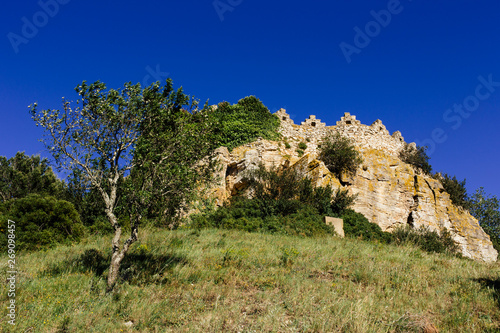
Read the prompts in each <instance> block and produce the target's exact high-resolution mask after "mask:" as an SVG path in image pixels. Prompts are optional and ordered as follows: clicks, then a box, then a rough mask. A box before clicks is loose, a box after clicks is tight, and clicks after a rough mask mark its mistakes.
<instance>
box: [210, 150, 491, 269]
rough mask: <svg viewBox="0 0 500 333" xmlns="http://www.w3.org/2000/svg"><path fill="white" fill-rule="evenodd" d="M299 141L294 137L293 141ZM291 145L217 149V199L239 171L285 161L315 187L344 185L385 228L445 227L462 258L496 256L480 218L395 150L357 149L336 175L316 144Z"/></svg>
mask: <svg viewBox="0 0 500 333" xmlns="http://www.w3.org/2000/svg"><path fill="white" fill-rule="evenodd" d="M297 141H298V140H297ZM290 144H291V145H292V146H291V147H290V148H288V149H287V148H285V146H284V144H283V143H279V142H273V141H267V140H258V141H256V142H253V143H251V144H247V145H244V146H241V147H237V148H235V149H234V150H233V151H232V152H231V153H229V152H227V150H226V151H223V150H222V152H221V155H220V161H222V164H223V166H222V170H221V171H220V176H221V178H222V179H223V180H222V181H220V182H219V183H218V184H217V185H216V186H215V187H216V188H215V189H213V192H212V193H213V195H214V197H215V198H216V199H217V202H218V203H222V201H224V200H227V199H228V198H230V197H231V195H234V194H236V193H238V191H239V190H240V189H241V188H244V185H245V184H243V183H242V179H243V177H242V174H243V172H244V171H245V170H248V169H251V168H254V167H256V166H257V165H258V164H259V163H260V162H262V163H263V164H264V165H265V166H266V167H268V168H269V167H271V166H273V165H274V166H279V165H287V166H289V167H292V168H295V169H296V170H298V171H300V172H301V173H302V174H304V176H307V177H309V178H310V179H312V181H313V184H314V185H315V186H331V187H332V188H334V189H337V188H339V187H342V188H346V189H348V190H349V191H350V192H351V193H352V194H357V199H356V202H355V205H354V207H353V209H354V210H355V211H357V212H359V213H362V214H363V215H364V216H366V218H368V220H369V221H370V222H372V223H376V224H378V225H379V226H380V227H381V228H382V230H384V231H392V230H394V229H395V228H396V227H398V226H404V225H407V224H409V225H411V226H412V227H415V228H418V227H420V226H427V227H428V228H430V229H431V230H436V231H438V232H439V231H441V229H442V228H446V229H447V230H448V231H449V232H450V233H451V234H452V237H453V239H454V240H455V242H456V243H457V244H459V246H460V248H461V251H462V254H463V255H464V256H466V257H469V258H472V259H476V260H483V261H487V262H490V261H495V260H496V259H497V255H498V254H497V251H496V250H495V249H494V248H493V245H492V243H491V241H490V239H489V236H488V235H487V234H486V233H485V232H484V231H483V230H482V228H481V227H480V226H479V223H478V221H477V220H476V219H475V218H474V217H472V216H471V215H470V214H469V213H468V212H467V211H464V210H463V209H461V208H457V207H455V206H454V205H453V204H452V203H451V200H450V197H449V195H448V194H447V193H446V192H445V191H444V189H443V186H442V185H441V183H440V182H439V181H438V180H436V179H433V178H432V177H429V176H426V175H422V174H418V173H416V172H415V171H414V169H413V168H412V167H411V166H410V165H408V164H405V163H404V162H402V161H401V160H400V159H399V158H398V157H395V156H394V154H388V153H386V152H384V151H382V150H378V149H361V150H360V152H361V153H362V155H363V164H362V166H361V167H359V168H358V170H357V173H356V175H355V176H354V177H351V178H347V177H342V178H343V179H342V181H340V180H339V179H337V178H336V177H335V176H334V175H333V174H332V173H330V171H329V170H328V169H327V168H326V166H325V165H324V163H323V162H321V161H319V160H317V159H316V156H317V154H316V149H315V147H314V149H309V148H308V149H306V151H305V154H304V155H303V156H300V157H299V156H298V154H297V152H296V148H297V147H296V145H297V143H296V142H291V141H290Z"/></svg>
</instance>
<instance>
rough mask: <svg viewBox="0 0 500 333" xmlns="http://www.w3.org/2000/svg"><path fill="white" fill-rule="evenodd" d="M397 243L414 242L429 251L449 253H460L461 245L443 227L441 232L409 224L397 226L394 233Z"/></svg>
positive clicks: (394, 239)
mask: <svg viewBox="0 0 500 333" xmlns="http://www.w3.org/2000/svg"><path fill="white" fill-rule="evenodd" d="M392 237H393V241H394V243H396V244H413V245H415V246H418V247H419V248H421V249H422V250H424V251H426V252H429V253H448V254H452V255H459V247H458V245H457V244H456V243H455V242H454V241H453V238H451V234H450V232H449V231H448V230H446V229H445V228H443V229H442V230H441V233H440V234H438V233H437V232H436V231H431V230H429V229H428V228H426V227H420V228H418V229H412V228H410V227H409V226H406V227H405V228H397V229H396V230H395V231H394V232H393V233H392Z"/></svg>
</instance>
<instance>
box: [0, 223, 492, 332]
mask: <svg viewBox="0 0 500 333" xmlns="http://www.w3.org/2000/svg"><path fill="white" fill-rule="evenodd" d="M141 237H142V239H141V243H138V244H135V245H134V248H133V250H132V252H131V254H130V256H129V261H128V262H127V264H126V265H125V266H124V269H123V270H122V271H123V273H124V274H123V277H124V279H125V280H124V281H122V283H121V284H120V286H119V287H118V288H117V290H116V292H115V293H113V294H109V295H106V294H105V292H104V290H105V277H106V274H107V271H105V268H106V266H107V262H105V261H104V262H100V260H101V259H99V258H98V257H97V258H94V259H92V258H93V257H92V258H90V259H89V257H88V253H90V252H87V257H85V256H83V255H84V253H85V251H86V250H88V249H107V248H108V246H109V244H110V241H109V237H93V238H90V239H87V240H85V241H84V242H81V243H80V244H77V245H74V246H73V247H67V246H61V247H58V248H55V249H52V250H48V251H45V252H37V253H30V254H21V255H18V258H17V259H18V269H19V272H20V273H19V281H18V284H17V287H18V292H17V304H18V305H19V312H18V316H19V317H18V319H17V325H16V327H15V329H14V330H13V329H12V327H11V326H10V325H8V324H7V323H6V318H7V317H6V309H5V307H4V308H3V313H2V317H1V320H2V321H1V323H0V327H1V328H2V329H3V331H5V332H25V331H28V332H429V333H430V332H438V331H439V332H488V331H490V332H495V331H498V330H500V326H499V325H498V323H499V320H500V310H499V303H498V302H499V300H500V279H499V278H498V273H499V272H500V266H499V265H498V264H489V265H488V264H483V263H478V262H473V261H470V260H466V259H458V258H454V257H448V256H443V255H431V254H427V253H424V252H421V251H420V250H418V249H416V248H412V247H395V246H387V245H382V244H374V243H369V242H363V241H360V240H355V239H338V238H330V237H328V238H299V237H285V236H277V235H261V234H250V233H245V232H238V231H221V230H205V231H201V232H193V231H189V230H178V231H166V230H155V229H146V230H144V231H142V234H141ZM94 253H95V252H94ZM102 254H103V255H104V256H106V255H109V251H108V252H106V251H104V252H102ZM92 260H94V261H92ZM6 263H7V259H6V257H5V256H2V257H0V267H1V268H2V272H5V271H6ZM4 274H5V273H4ZM2 288H3V289H2V291H1V298H2V301H3V304H6V303H5V301H7V295H6V290H5V285H2ZM129 321H131V322H133V326H132V327H127V326H125V323H126V322H129Z"/></svg>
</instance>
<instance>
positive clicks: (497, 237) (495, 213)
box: [469, 187, 500, 251]
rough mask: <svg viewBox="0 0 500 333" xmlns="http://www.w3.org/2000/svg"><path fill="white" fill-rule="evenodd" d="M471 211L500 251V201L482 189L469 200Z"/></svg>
mask: <svg viewBox="0 0 500 333" xmlns="http://www.w3.org/2000/svg"><path fill="white" fill-rule="evenodd" d="M469 211H470V213H471V214H472V216H474V217H475V218H477V219H478V221H479V224H480V225H481V227H482V228H483V229H484V231H485V232H486V233H487V234H488V235H489V236H490V237H491V241H492V242H493V245H494V246H495V248H496V249H497V250H499V251H500V201H499V200H498V198H497V197H496V196H494V195H493V196H492V195H487V194H486V193H485V191H484V188H483V187H480V188H478V189H477V190H476V192H475V193H474V194H473V195H472V196H471V197H470V199H469Z"/></svg>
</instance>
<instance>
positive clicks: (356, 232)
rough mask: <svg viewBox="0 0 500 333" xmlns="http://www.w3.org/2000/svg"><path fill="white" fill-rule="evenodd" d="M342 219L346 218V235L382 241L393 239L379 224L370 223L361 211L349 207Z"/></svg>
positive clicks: (386, 241)
mask: <svg viewBox="0 0 500 333" xmlns="http://www.w3.org/2000/svg"><path fill="white" fill-rule="evenodd" d="M342 219H343V220H344V233H345V235H346V236H350V237H355V238H361V239H364V240H371V241H379V242H382V243H390V242H391V241H392V235H391V234H390V233H388V232H384V231H382V229H381V228H380V227H379V226H378V225H377V224H375V223H370V221H368V219H367V218H366V217H365V216H364V215H363V214H361V213H357V212H355V211H353V210H351V209H348V210H346V211H345V213H344V214H343V215H342Z"/></svg>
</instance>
